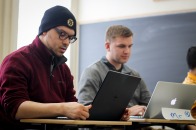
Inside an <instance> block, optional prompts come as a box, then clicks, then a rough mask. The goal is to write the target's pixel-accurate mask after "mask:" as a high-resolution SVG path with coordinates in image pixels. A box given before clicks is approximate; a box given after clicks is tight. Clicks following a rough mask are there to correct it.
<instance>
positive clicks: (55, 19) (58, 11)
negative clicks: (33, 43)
mask: <svg viewBox="0 0 196 130" xmlns="http://www.w3.org/2000/svg"><path fill="white" fill-rule="evenodd" d="M57 26H66V27H68V28H70V29H73V30H74V31H75V34H74V36H76V19H75V17H74V15H73V14H72V13H71V12H70V11H69V10H68V9H67V8H65V7H63V6H59V5H57V6H54V7H52V8H49V9H48V10H46V11H45V13H44V16H43V18H42V20H41V24H40V26H39V33H38V36H39V35H41V34H42V33H43V32H46V31H48V30H50V29H51V28H55V27H57Z"/></svg>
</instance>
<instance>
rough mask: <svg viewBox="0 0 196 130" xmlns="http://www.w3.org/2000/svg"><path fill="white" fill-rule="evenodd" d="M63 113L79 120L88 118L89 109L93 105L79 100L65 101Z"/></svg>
mask: <svg viewBox="0 0 196 130" xmlns="http://www.w3.org/2000/svg"><path fill="white" fill-rule="evenodd" d="M62 107H63V115H64V116H66V117H68V118H71V119H77V120H86V119H87V118H88V117H89V109H90V108H91V107H92V106H91V105H88V106H84V105H82V104H79V103H77V102H68V103H63V104H62Z"/></svg>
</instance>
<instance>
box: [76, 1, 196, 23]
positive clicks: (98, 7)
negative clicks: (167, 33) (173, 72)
mask: <svg viewBox="0 0 196 130" xmlns="http://www.w3.org/2000/svg"><path fill="white" fill-rule="evenodd" d="M78 2H79V11H78V12H79V15H78V16H79V17H78V20H79V22H80V23H89V22H99V21H108V20H114V19H123V18H131V17H142V16H149V15H160V14H170V13H178V12H191V11H196V0H79V1H78Z"/></svg>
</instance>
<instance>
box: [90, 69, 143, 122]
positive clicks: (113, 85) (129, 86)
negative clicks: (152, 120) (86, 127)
mask: <svg viewBox="0 0 196 130" xmlns="http://www.w3.org/2000/svg"><path fill="white" fill-rule="evenodd" d="M140 80H141V78H139V77H135V76H131V75H130V74H122V73H120V72H116V71H108V73H107V75H106V77H105V79H104V81H103V83H102V85H101V87H100V89H99V91H98V93H97V95H96V96H95V98H94V100H93V102H92V108H91V109H90V110H89V113H90V117H89V118H88V119H87V120H105V121H118V120H120V119H121V117H122V115H123V113H124V111H125V109H126V107H127V105H128V103H129V101H130V100H131V98H132V96H133V94H134V92H135V90H136V88H137V86H138V84H139V82H140Z"/></svg>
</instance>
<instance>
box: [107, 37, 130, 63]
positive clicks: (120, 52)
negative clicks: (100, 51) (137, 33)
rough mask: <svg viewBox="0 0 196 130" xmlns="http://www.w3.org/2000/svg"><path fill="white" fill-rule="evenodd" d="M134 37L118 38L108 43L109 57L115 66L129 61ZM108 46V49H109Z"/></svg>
mask: <svg viewBox="0 0 196 130" xmlns="http://www.w3.org/2000/svg"><path fill="white" fill-rule="evenodd" d="M132 42H133V37H132V36H130V37H116V38H115V39H114V40H113V41H111V42H110V43H106V49H107V56H108V58H109V61H110V62H112V64H113V65H116V64H123V63H126V62H127V61H128V60H129V57H130V55H131V47H132V45H133V43H132ZM107 46H108V47H107Z"/></svg>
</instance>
